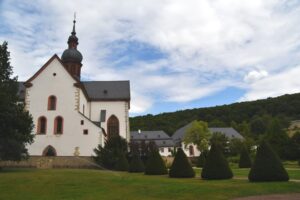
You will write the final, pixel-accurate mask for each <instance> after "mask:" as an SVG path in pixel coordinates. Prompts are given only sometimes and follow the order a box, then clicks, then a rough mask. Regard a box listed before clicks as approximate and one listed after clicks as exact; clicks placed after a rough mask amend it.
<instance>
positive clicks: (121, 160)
mask: <svg viewBox="0 0 300 200" xmlns="http://www.w3.org/2000/svg"><path fill="white" fill-rule="evenodd" d="M128 168H129V164H128V160H127V158H126V157H125V154H124V152H121V153H120V155H119V157H118V159H117V162H116V164H115V166H114V169H115V170H117V171H128Z"/></svg>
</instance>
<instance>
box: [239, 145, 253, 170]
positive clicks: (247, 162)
mask: <svg viewBox="0 0 300 200" xmlns="http://www.w3.org/2000/svg"><path fill="white" fill-rule="evenodd" d="M251 166H252V162H251V158H250V156H249V152H248V150H247V149H246V147H245V146H243V147H242V150H241V155H240V161H239V168H250V167H251Z"/></svg>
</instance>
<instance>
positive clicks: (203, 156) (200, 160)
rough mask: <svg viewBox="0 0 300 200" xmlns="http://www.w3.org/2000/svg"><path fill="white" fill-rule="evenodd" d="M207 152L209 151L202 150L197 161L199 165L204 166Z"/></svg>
mask: <svg viewBox="0 0 300 200" xmlns="http://www.w3.org/2000/svg"><path fill="white" fill-rule="evenodd" d="M207 154H208V151H203V152H201V154H200V156H199V157H198V158H197V163H196V166H197V167H204V165H205V161H206V157H207Z"/></svg>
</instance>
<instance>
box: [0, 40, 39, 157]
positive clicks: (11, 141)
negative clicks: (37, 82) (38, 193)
mask: <svg viewBox="0 0 300 200" xmlns="http://www.w3.org/2000/svg"><path fill="white" fill-rule="evenodd" d="M9 60H10V53H9V52H8V50H7V42H4V43H3V44H2V45H0V160H17V161H19V160H21V159H24V158H27V157H28V151H27V149H26V145H28V144H31V143H32V142H33V138H34V135H32V134H31V132H32V129H33V121H32V117H31V115H30V114H29V112H28V111H26V110H25V108H24V104H22V103H19V99H18V96H17V91H18V83H17V77H11V76H12V75H13V69H12V66H11V65H10V61H9Z"/></svg>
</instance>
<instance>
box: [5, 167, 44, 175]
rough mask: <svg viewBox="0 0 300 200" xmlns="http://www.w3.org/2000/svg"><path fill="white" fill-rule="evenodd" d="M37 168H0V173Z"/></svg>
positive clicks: (31, 170)
mask: <svg viewBox="0 0 300 200" xmlns="http://www.w3.org/2000/svg"><path fill="white" fill-rule="evenodd" d="M37 170H38V169H37V168H0V174H4V173H26V172H33V171H37Z"/></svg>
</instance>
